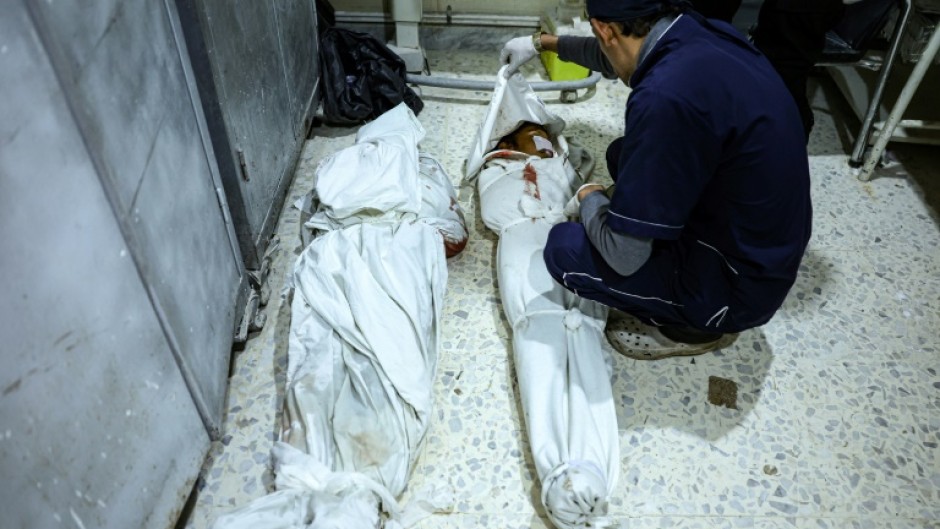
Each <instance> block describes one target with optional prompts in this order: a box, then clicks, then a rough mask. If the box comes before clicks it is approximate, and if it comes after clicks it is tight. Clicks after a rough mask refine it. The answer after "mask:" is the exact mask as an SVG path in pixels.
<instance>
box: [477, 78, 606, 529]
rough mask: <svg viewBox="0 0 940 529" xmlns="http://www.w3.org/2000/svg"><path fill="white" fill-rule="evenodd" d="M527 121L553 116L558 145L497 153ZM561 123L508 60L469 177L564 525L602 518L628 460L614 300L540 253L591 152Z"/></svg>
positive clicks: (546, 477) (556, 518)
mask: <svg viewBox="0 0 940 529" xmlns="http://www.w3.org/2000/svg"><path fill="white" fill-rule="evenodd" d="M520 105H523V108H520ZM522 121H531V122H535V123H542V124H546V123H547V124H549V125H550V127H549V130H550V132H551V133H552V134H553V135H555V144H556V145H555V147H556V148H555V151H556V153H557V154H558V155H557V156H555V157H553V158H538V157H531V158H526V157H524V156H523V157H522V158H521V159H518V158H515V157H512V158H507V157H504V156H502V155H501V156H499V157H492V156H489V157H488V156H487V153H489V151H490V150H491V149H492V147H493V146H495V145H496V141H497V140H498V139H499V138H500V137H502V136H504V135H506V134H508V133H509V132H511V131H512V130H514V129H515V128H516V127H517V126H518V124H519V123H520V122H522ZM500 124H502V125H500ZM563 128H564V122H563V121H561V119H560V118H558V117H557V116H554V115H552V114H551V113H550V112H548V110H547V109H546V108H545V107H544V104H542V102H541V101H540V100H538V98H537V97H535V94H534V93H533V92H532V91H531V89H530V88H529V86H528V84H526V83H525V81H524V80H523V79H522V77H521V76H518V75H514V76H513V77H511V78H509V79H508V80H506V78H505V77H504V76H503V72H502V71H501V72H500V74H499V75H498V76H497V88H496V91H495V92H494V95H493V100H492V102H491V103H490V107H489V111H488V113H487V116H486V118H485V119H484V123H483V126H482V127H481V130H480V132H479V133H478V135H477V143H476V144H475V145H474V146H473V149H472V150H471V154H470V157H469V158H468V160H467V165H466V168H467V170H468V172H467V175H466V177H467V179H468V180H472V179H474V178H476V179H477V186H478V190H479V194H480V210H481V215H482V217H483V222H484V224H486V226H487V227H488V228H490V229H491V230H493V231H495V232H496V233H498V234H499V236H500V238H499V245H498V248H497V267H498V270H497V274H498V280H499V287H500V297H501V299H502V302H503V311H504V312H505V314H506V317H507V319H508V320H509V321H510V323H511V325H512V332H513V340H512V343H513V360H514V363H515V368H516V376H517V378H518V380H519V391H520V399H521V401H522V407H523V413H524V415H525V422H526V431H527V432H528V436H529V444H530V445H531V447H532V456H533V459H534V461H535V466H536V470H537V472H538V475H539V478H540V479H541V484H542V493H541V498H542V503H543V505H544V506H545V509H546V512H547V513H548V516H549V517H550V519H551V520H552V523H554V524H555V525H556V526H558V527H559V528H562V529H570V528H584V527H605V526H607V525H609V524H610V520H609V519H608V518H607V508H608V498H609V495H610V493H611V491H612V490H613V487H614V485H615V484H616V482H617V478H618V474H619V464H620V450H619V433H618V429H617V417H616V412H615V409H614V402H613V396H612V393H611V386H610V383H609V380H610V371H609V368H608V366H607V364H606V362H605V360H606V358H605V353H604V350H603V349H602V347H601V343H602V342H603V339H604V338H603V336H604V324H605V322H606V319H607V308H606V307H605V306H603V305H601V304H599V303H595V302H593V301H590V300H587V299H583V298H581V297H579V296H577V295H575V294H573V293H571V292H569V291H568V290H566V289H564V288H563V287H562V286H560V285H558V284H557V283H556V282H555V281H554V279H552V277H551V276H550V275H549V273H548V270H547V268H546V266H545V261H544V260H543V258H542V251H543V249H544V248H545V242H546V240H547V238H548V232H549V231H550V230H551V228H552V226H553V225H554V224H556V223H558V222H560V221H562V220H564V216H565V215H564V211H563V210H564V206H565V204H566V203H567V202H568V200H569V199H570V197H571V196H572V194H573V191H574V188H575V187H577V186H578V185H579V184H580V183H581V181H582V180H583V178H582V177H581V175H584V176H587V175H588V174H590V169H591V168H592V163H593V160H592V159H591V158H590V157H588V156H586V154H585V153H584V151H583V150H582V149H580V148H579V147H577V146H576V145H572V144H571V143H569V142H567V141H566V140H565V138H564V137H563V136H560V132H561V130H562V129H563ZM579 173H580V174H579Z"/></svg>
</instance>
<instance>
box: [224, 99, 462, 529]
mask: <svg viewBox="0 0 940 529" xmlns="http://www.w3.org/2000/svg"><path fill="white" fill-rule="evenodd" d="M423 137H424V129H423V128H422V126H421V124H420V123H419V122H418V121H417V119H416V118H415V116H414V114H413V113H412V112H411V110H410V109H408V107H406V106H405V105H399V106H398V107H396V108H394V109H392V110H390V111H388V112H387V113H385V114H383V115H382V116H380V117H379V118H378V119H376V120H375V121H373V122H372V123H370V124H368V125H365V126H363V127H362V128H361V129H360V131H359V134H358V135H357V138H356V144H355V145H354V146H352V147H349V148H347V149H343V150H341V151H339V152H337V153H335V154H333V155H332V156H330V157H329V158H327V159H326V160H324V161H323V162H322V163H321V164H320V166H319V167H318V169H317V174H316V184H315V195H316V199H317V200H316V204H317V209H316V212H315V213H314V215H313V217H312V218H311V219H310V220H309V221H308V222H307V224H306V226H307V227H308V228H310V229H313V230H315V231H316V232H317V237H316V238H315V239H313V242H311V243H310V245H309V246H308V247H307V248H306V249H305V250H304V251H303V253H302V254H301V255H300V257H299V258H298V259H297V262H296V264H295V267H294V271H293V276H292V281H293V287H294V293H293V302H292V306H291V327H290V339H289V346H288V373H287V387H286V395H285V402H284V408H283V415H282V419H283V420H282V431H281V440H280V441H279V442H277V443H275V446H274V448H273V450H272V456H273V460H274V465H275V473H276V481H275V485H276V488H277V491H276V492H274V493H272V494H269V495H268V496H265V497H262V498H259V499H257V500H255V501H253V502H252V503H250V504H249V505H247V506H245V507H243V508H241V509H239V510H237V511H235V512H233V513H230V514H227V515H224V516H222V517H220V518H219V519H217V520H216V522H215V524H214V525H213V526H212V527H213V528H215V529H249V528H250V529H300V528H304V529H307V528H311V529H326V528H342V529H358V528H363V529H366V528H368V529H375V528H377V527H385V528H386V529H392V528H396V527H402V526H408V525H409V524H410V523H411V522H412V521H414V519H415V518H417V517H420V516H419V515H418V516H416V515H415V514H414V513H413V512H411V513H409V512H405V513H403V512H401V510H400V509H399V507H398V505H397V503H396V500H395V498H396V497H397V496H398V495H400V494H401V492H402V491H403V490H404V488H405V485H406V483H407V480H408V476H409V474H410V472H411V469H412V466H413V464H414V462H415V459H416V457H417V455H418V451H419V449H420V447H421V445H422V441H423V439H424V435H425V432H426V431H427V427H428V421H429V420H430V418H431V405H432V401H433V398H432V385H433V381H434V376H435V370H436V368H437V361H438V349H439V343H440V316H441V307H442V304H443V296H444V289H445V285H446V282H447V264H446V261H445V257H444V240H445V239H451V240H453V241H465V240H466V237H467V232H466V228H465V226H464V223H463V217H462V213H461V212H460V210H459V208H458V207H457V206H456V194H455V193H454V189H453V186H452V185H451V183H450V181H449V179H448V178H447V175H446V174H445V173H444V172H443V170H442V169H441V168H440V166H439V165H438V164H437V163H436V162H435V161H433V159H431V158H429V157H422V156H419V153H418V142H419V141H420V140H421V138H423ZM442 235H443V238H442ZM432 503H433V499H432Z"/></svg>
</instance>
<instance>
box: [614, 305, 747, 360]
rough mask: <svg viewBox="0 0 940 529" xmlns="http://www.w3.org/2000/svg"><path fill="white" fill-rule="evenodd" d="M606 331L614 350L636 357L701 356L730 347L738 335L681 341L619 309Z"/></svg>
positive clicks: (646, 358) (649, 358) (645, 358)
mask: <svg viewBox="0 0 940 529" xmlns="http://www.w3.org/2000/svg"><path fill="white" fill-rule="evenodd" d="M606 334H607V340H608V341H609V342H610V345H611V346H612V347H613V348H614V349H616V350H617V351H618V352H620V354H622V355H624V356H626V357H629V358H633V359H635V360H658V359H660V358H666V357H669V356H693V355H700V354H702V353H707V352H709V351H714V350H716V349H722V348H724V347H727V346H729V345H731V343H732V342H734V341H735V339H737V337H738V335H737V334H716V335H714V336H713V337H708V339H707V340H705V341H701V342H700V343H686V342H678V341H675V340H673V339H670V338H667V337H666V336H665V335H664V334H663V332H662V330H661V329H660V328H659V327H654V326H652V325H647V324H645V323H643V322H641V321H640V320H638V319H637V318H636V317H634V316H631V315H630V314H627V313H625V312H621V311H619V310H611V311H610V315H609V316H608V317H607V329H606ZM702 336H707V335H705V334H703V335H702Z"/></svg>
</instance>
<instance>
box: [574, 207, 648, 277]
mask: <svg viewBox="0 0 940 529" xmlns="http://www.w3.org/2000/svg"><path fill="white" fill-rule="evenodd" d="M609 206H610V200H609V199H608V198H607V197H606V196H605V195H604V193H601V192H600V191H596V192H594V193H589V194H588V195H587V196H585V197H584V200H582V201H581V223H582V224H584V230H585V231H586V232H587V236H588V240H590V241H591V244H593V245H594V248H596V249H597V251H598V252H599V253H600V254H601V257H603V258H604V260H605V261H607V264H608V265H610V267H611V268H613V269H614V271H615V272H617V273H618V274H620V275H622V276H628V275H631V274H633V273H634V272H636V271H637V270H639V269H640V267H641V266H643V264H644V263H646V261H647V260H648V259H649V257H650V253H652V251H653V240H652V239H647V238H645V237H634V236H633V235H629V234H626V233H618V232H615V231H614V230H612V229H610V226H608V225H607V208H608V207H609Z"/></svg>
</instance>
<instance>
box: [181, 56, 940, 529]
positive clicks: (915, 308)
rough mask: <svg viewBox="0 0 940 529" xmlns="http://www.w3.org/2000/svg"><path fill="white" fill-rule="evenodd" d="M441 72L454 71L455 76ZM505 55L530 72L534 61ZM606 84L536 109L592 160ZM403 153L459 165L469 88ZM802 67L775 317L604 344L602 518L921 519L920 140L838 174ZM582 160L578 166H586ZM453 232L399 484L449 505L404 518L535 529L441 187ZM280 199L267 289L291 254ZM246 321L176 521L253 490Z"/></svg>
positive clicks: (497, 332)
mask: <svg viewBox="0 0 940 529" xmlns="http://www.w3.org/2000/svg"><path fill="white" fill-rule="evenodd" d="M496 57H497V54H496V52H495V51H494V52H492V53H474V52H433V51H431V52H429V61H430V64H431V66H432V68H434V74H435V75H451V76H456V75H459V76H461V77H472V78H481V79H485V78H488V77H489V76H491V75H492V72H494V71H495V69H496V68H497V65H496ZM458 72H459V73H458ZM525 73H526V74H527V75H528V76H529V77H530V78H532V79H537V78H539V77H540V76H541V75H543V74H542V73H540V71H539V69H538V66H537V65H534V64H530V65H527V66H526V68H525ZM627 93H628V90H627V89H626V88H625V87H624V86H622V85H621V84H619V83H616V82H613V81H602V82H601V83H600V84H599V85H598V86H597V88H596V89H595V90H593V91H590V92H589V93H585V91H582V92H581V93H580V100H579V101H578V102H577V103H576V104H573V105H568V104H563V103H560V102H559V101H558V93H557V92H547V93H543V98H544V99H545V100H546V102H547V103H548V104H549V106H550V107H551V108H552V109H553V110H554V111H555V112H557V113H558V114H560V115H561V116H562V117H564V118H565V119H566V120H567V121H568V124H569V127H568V129H567V131H566V134H567V135H569V136H575V137H578V138H579V139H580V140H581V141H582V142H583V143H585V144H586V145H587V146H588V147H589V148H590V149H591V150H592V151H593V152H594V153H595V154H596V155H598V156H599V157H600V159H603V153H604V151H605V149H606V145H607V144H608V143H609V142H610V141H611V140H613V139H614V138H615V137H616V136H617V135H618V134H619V133H620V130H621V127H622V122H621V120H622V115H623V114H622V112H623V101H624V98H625V97H626V95H627ZM423 98H424V102H425V108H424V111H423V112H422V113H421V115H420V120H421V122H422V123H423V124H424V126H425V127H426V129H427V131H428V135H427V138H426V139H425V141H424V142H423V146H422V147H423V150H426V151H428V152H430V153H432V154H433V155H435V156H436V157H437V158H438V159H439V160H440V161H441V162H442V164H443V165H444V168H445V169H446V170H447V171H448V173H449V174H450V176H451V178H452V180H453V182H454V183H455V184H459V182H460V179H461V176H462V173H461V167H462V162H463V159H464V156H465V155H466V153H467V151H468V149H469V147H470V142H471V136H472V134H473V133H474V132H475V130H476V127H477V126H478V125H479V123H480V122H481V120H482V117H483V114H484V112H485V109H486V103H487V101H488V98H489V94H488V93H477V92H468V91H456V90H445V89H432V88H424V89H423ZM840 98H841V96H840V95H839V94H838V93H837V92H836V91H835V89H834V88H833V87H832V86H831V85H830V84H829V83H828V82H826V80H825V79H823V80H821V81H820V82H819V83H818V84H816V85H815V88H814V89H813V103H814V109H815V112H816V118H817V124H816V128H815V130H814V132H813V135H812V138H811V141H810V144H809V151H810V165H811V172H812V183H813V187H812V194H813V200H814V208H815V216H814V217H815V226H814V235H813V238H812V240H811V242H810V246H809V250H808V252H807V254H806V257H805V260H804V263H803V265H802V267H801V270H800V276H799V278H798V280H797V283H796V285H795V286H794V288H793V290H792V292H791V293H790V296H789V298H788V299H787V301H786V303H785V304H784V306H783V308H782V309H781V310H780V312H779V313H778V314H777V315H776V317H775V318H774V319H773V320H772V321H771V322H769V323H768V324H766V325H764V326H763V327H761V328H758V329H753V330H750V331H747V332H744V333H742V335H741V336H740V338H739V339H738V340H737V341H736V342H735V343H734V344H733V345H732V346H730V347H728V348H726V349H724V350H722V351H720V352H716V353H712V354H708V355H704V356H698V357H685V358H673V359H666V360H661V361H656V362H642V361H634V360H630V359H627V358H624V357H621V356H618V355H616V354H615V355H614V373H613V379H612V382H613V389H614V398H615V401H616V405H617V415H618V421H619V428H620V439H621V457H622V461H621V465H622V475H621V479H620V482H619V484H618V486H617V488H616V490H615V491H614V494H613V498H612V502H611V510H612V514H613V516H614V518H615V520H616V522H617V523H618V524H619V526H620V527H623V528H666V527H669V528H673V527H674V528H690V529H691V528H702V529H711V528H722V527H734V528H738V527H760V528H770V529H776V528H784V527H786V528H790V527H796V528H807V529H808V528H822V529H825V528H833V529H836V528H891V529H896V528H897V529H900V528H915V527H916V528H924V527H927V528H938V527H940V450H938V444H940V372H938V370H940V352H938V347H940V230H938V221H940V219H938V213H937V212H938V208H940V149H936V148H928V147H920V146H892V152H893V153H894V155H895V157H896V158H897V159H898V161H896V162H894V163H892V164H891V165H890V166H889V167H887V168H885V169H883V170H881V171H880V172H879V173H877V175H876V178H875V179H874V180H872V181H871V182H869V183H861V182H859V181H858V180H857V179H856V178H855V176H854V175H853V173H852V171H851V169H849V167H848V166H847V164H846V158H847V157H846V154H845V153H846V152H847V151H848V150H849V149H850V141H851V135H852V134H853V133H854V128H855V127H857V121H856V120H854V118H852V119H846V118H845V117H844V116H845V115H846V114H847V112H848V110H847V108H844V104H840V101H841V99H840ZM354 135H355V129H353V128H330V127H317V128H316V129H315V130H314V133H313V139H311V140H310V141H308V142H307V144H306V146H305V148H304V150H303V153H302V156H301V161H300V164H299V167H298V169H297V173H296V178H295V181H294V183H293V185H292V187H291V191H290V194H289V197H288V204H290V203H292V202H293V201H294V200H296V199H297V198H299V197H301V196H302V195H303V194H305V193H306V192H307V191H308V190H309V189H310V188H311V187H312V177H313V173H314V170H315V168H316V164H317V162H318V161H319V160H320V159H322V158H323V157H324V156H325V155H327V154H329V153H332V152H334V151H336V150H338V149H340V148H342V147H345V146H348V145H351V144H352V143H353V139H354ZM602 166H603V164H599V167H598V170H597V172H596V174H595V179H599V180H601V181H606V180H608V179H609V176H608V175H607V173H606V168H604V167H602ZM460 203H461V205H462V206H463V208H464V210H465V213H466V215H467V221H468V224H469V226H470V242H469V244H468V245H467V247H466V249H465V250H464V251H463V253H462V254H460V255H458V256H457V257H455V258H453V259H451V260H449V262H448V270H449V282H448V288H447V296H446V304H445V309H444V323H443V325H444V331H443V334H444V337H443V350H442V351H441V357H440V366H439V370H438V376H437V380H436V382H435V394H436V412H435V420H434V421H433V422H432V424H431V426H430V430H429V431H428V433H427V443H426V445H425V447H424V451H423V453H422V454H421V456H420V458H419V460H418V463H417V466H416V468H415V470H414V473H413V475H412V476H411V480H410V485H409V490H408V491H406V493H405V495H404V498H403V500H404V501H405V502H407V501H408V499H409V498H410V497H411V496H412V495H414V494H415V493H420V492H422V491H426V490H429V489H430V488H432V487H440V486H449V487H452V489H453V490H454V492H455V502H454V504H453V508H452V512H450V513H448V514H438V515H434V516H432V517H431V518H429V519H427V520H425V521H424V522H422V523H421V525H420V527H422V528H475V527H493V528H529V527H532V528H542V527H548V526H549V525H548V524H549V522H548V521H547V519H546V518H545V516H544V513H543V512H541V507H540V506H539V505H538V485H537V483H536V482H535V481H534V476H535V470H534V466H533V463H532V459H531V457H530V455H529V447H528V444H527V440H526V434H525V430H524V427H523V424H522V422H521V418H520V417H521V416H520V405H519V402H518V399H517V398H516V387H515V382H514V374H513V367H512V365H511V363H510V354H509V351H510V332H509V328H508V325H507V322H506V320H505V318H504V317H503V315H502V312H501V309H500V305H499V301H498V292H497V290H496V273H495V269H494V258H495V248H496V236H495V235H494V234H493V233H490V232H489V231H488V230H486V229H485V227H484V226H483V225H482V223H481V222H480V220H479V216H478V211H479V209H478V205H477V198H476V196H475V194H474V193H473V190H472V189H470V188H462V189H460ZM299 230H300V223H299V212H298V211H297V210H296V209H295V208H293V207H289V206H288V207H285V209H284V211H283V213H282V215H281V218H280V222H279V225H278V229H277V233H278V236H279V238H280V246H279V249H278V251H277V252H276V254H275V256H274V268H273V270H274V271H273V273H272V277H271V281H272V282H273V285H272V287H273V288H274V290H273V291H274V292H281V291H282V290H283V285H284V278H285V274H286V273H287V272H288V271H289V270H290V268H291V266H292V263H293V260H294V259H295V258H296V256H297V255H298V254H299V253H300V251H301V243H300V239H299ZM266 311H267V314H268V322H267V325H266V326H265V328H264V329H263V330H262V331H261V332H259V333H258V334H257V335H255V336H253V337H252V338H251V339H250V340H249V342H248V343H247V345H246V347H245V348H244V350H242V351H240V352H238V353H237V355H236V356H235V358H234V360H233V362H234V363H233V369H232V373H233V374H232V377H231V383H230V388H229V394H228V401H227V416H226V420H225V426H224V437H223V439H222V440H221V442H216V443H214V444H213V446H212V449H211V452H210V454H209V458H208V461H207V463H206V466H205V468H204V471H203V473H202V477H201V478H200V481H199V483H198V485H197V493H196V496H195V500H194V503H193V505H192V510H191V512H190V515H189V517H188V520H187V521H186V522H185V524H184V525H185V527H186V528H188V529H203V528H205V527H207V526H208V524H209V523H210V522H211V520H213V519H214V518H215V517H216V516H217V515H218V514H220V513H222V512H225V511H228V510H231V509H233V508H235V507H237V506H241V505H244V504H246V503H247V502H249V501H250V500H251V499H253V498H257V497H259V496H262V495H264V494H265V493H266V491H268V490H269V488H270V486H271V483H272V475H271V471H270V469H269V453H268V452H269V449H270V448H271V444H272V441H273V440H274V438H275V432H276V429H277V423H276V420H275V418H276V416H277V413H278V410H279V408H280V404H281V400H282V397H283V392H284V372H285V368H286V362H287V353H286V349H287V331H288V328H289V325H290V314H289V308H288V306H287V304H285V303H283V302H282V298H281V297H279V296H277V295H272V299H271V301H270V303H269V304H268V306H267V308H266ZM709 377H721V378H725V379H730V380H732V381H734V382H736V383H737V386H738V399H737V408H736V409H730V408H726V407H718V406H715V405H712V404H710V403H709V402H708V399H707V394H708V381H709Z"/></svg>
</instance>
